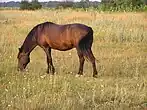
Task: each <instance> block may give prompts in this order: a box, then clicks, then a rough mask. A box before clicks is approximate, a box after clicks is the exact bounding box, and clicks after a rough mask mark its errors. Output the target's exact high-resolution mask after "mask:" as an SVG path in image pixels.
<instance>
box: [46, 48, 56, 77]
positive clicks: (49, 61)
mask: <svg viewBox="0 0 147 110" xmlns="http://www.w3.org/2000/svg"><path fill="white" fill-rule="evenodd" d="M47 64H48V68H47V73H51V74H54V73H55V68H54V66H53V62H52V56H51V48H48V49H47Z"/></svg>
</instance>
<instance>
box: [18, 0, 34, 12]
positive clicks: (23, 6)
mask: <svg viewBox="0 0 147 110" xmlns="http://www.w3.org/2000/svg"><path fill="white" fill-rule="evenodd" d="M31 8H32V4H30V3H29V2H28V1H26V0H25V1H21V2H20V9H21V10H31Z"/></svg>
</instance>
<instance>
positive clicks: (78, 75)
mask: <svg viewBox="0 0 147 110" xmlns="http://www.w3.org/2000/svg"><path fill="white" fill-rule="evenodd" d="M81 76H83V75H81V74H76V76H75V77H76V78H77V77H81Z"/></svg>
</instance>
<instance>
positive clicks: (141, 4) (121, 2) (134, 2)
mask: <svg viewBox="0 0 147 110" xmlns="http://www.w3.org/2000/svg"><path fill="white" fill-rule="evenodd" d="M53 3H55V2H48V3H47V7H50V6H51V5H53ZM42 7H43V6H42V4H41V3H40V2H38V0H32V2H28V1H27V0H25V1H24V0H23V1H21V3H20V9H21V10H37V9H41V8H42ZM69 7H70V8H89V7H93V8H95V9H97V10H102V11H133V10H140V11H142V10H147V0H101V3H97V2H90V1H89V0H81V2H72V1H68V0H66V1H65V2H57V4H56V8H69Z"/></svg>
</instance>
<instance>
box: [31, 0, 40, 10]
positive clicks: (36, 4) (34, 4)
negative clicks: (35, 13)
mask: <svg viewBox="0 0 147 110" xmlns="http://www.w3.org/2000/svg"><path fill="white" fill-rule="evenodd" d="M31 4H32V9H33V10H36V9H41V8H42V5H41V4H40V3H39V2H38V0H33V1H32V3H31Z"/></svg>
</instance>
